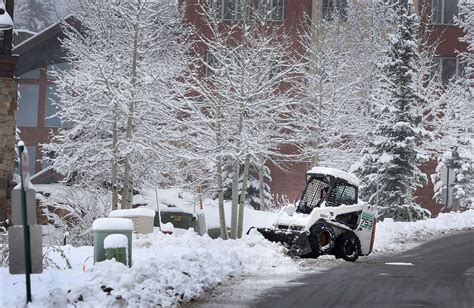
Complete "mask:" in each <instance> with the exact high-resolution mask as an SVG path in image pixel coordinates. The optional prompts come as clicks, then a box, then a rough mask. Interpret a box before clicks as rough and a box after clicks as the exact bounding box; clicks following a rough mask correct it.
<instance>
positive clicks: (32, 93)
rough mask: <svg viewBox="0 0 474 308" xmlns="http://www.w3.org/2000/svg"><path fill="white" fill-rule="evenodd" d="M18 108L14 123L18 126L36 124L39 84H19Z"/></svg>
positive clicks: (33, 125)
mask: <svg viewBox="0 0 474 308" xmlns="http://www.w3.org/2000/svg"><path fill="white" fill-rule="evenodd" d="M18 92H19V93H20V97H19V98H18V110H17V112H16V123H17V125H18V126H29V127H35V126H37V125H38V97H39V86H38V85H36V84H21V83H20V84H19V85H18Z"/></svg>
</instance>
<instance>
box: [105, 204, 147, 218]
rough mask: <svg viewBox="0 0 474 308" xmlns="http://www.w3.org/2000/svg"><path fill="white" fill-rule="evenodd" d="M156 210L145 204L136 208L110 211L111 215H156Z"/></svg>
mask: <svg viewBox="0 0 474 308" xmlns="http://www.w3.org/2000/svg"><path fill="white" fill-rule="evenodd" d="M155 214H156V212H155V211H154V210H152V209H149V208H147V207H144V206H139V207H137V208H134V209H126V210H115V211H112V212H110V214H109V217H143V216H145V217H155Z"/></svg>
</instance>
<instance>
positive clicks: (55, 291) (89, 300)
mask: <svg viewBox="0 0 474 308" xmlns="http://www.w3.org/2000/svg"><path fill="white" fill-rule="evenodd" d="M133 246H134V247H133V260H134V264H133V267H132V268H128V267H126V266H124V265H122V264H121V263H116V262H113V261H105V262H101V263H98V264H96V265H95V266H93V267H92V260H91V259H89V260H88V261H86V262H85V265H86V272H82V267H83V264H84V261H85V260H86V259H87V257H89V256H91V255H93V248H92V247H80V248H74V247H71V246H65V247H62V250H63V251H64V253H65V254H66V255H67V256H69V257H71V264H72V269H67V270H52V269H47V270H45V271H44V272H43V273H42V274H39V275H32V286H33V302H34V305H32V307H46V306H48V307H50V306H54V305H57V307H64V306H66V305H67V304H74V305H77V306H80V307H111V306H119V305H126V306H132V307H135V306H139V305H144V306H145V307H147V306H154V305H164V306H169V305H174V304H177V303H180V302H181V301H188V300H190V299H191V298H194V297H196V296H198V295H200V294H202V293H204V292H205V291H206V290H209V289H211V288H214V287H215V286H217V285H218V284H220V283H222V282H223V281H224V280H225V279H226V278H229V277H234V276H239V275H250V274H252V275H254V274H258V275H261V276H265V275H273V274H277V275H286V274H292V273H297V272H299V271H300V268H299V266H298V264H297V262H295V261H294V260H292V259H291V258H289V257H287V256H285V255H284V254H283V250H284V249H283V248H282V247H281V246H279V245H277V244H274V243H270V242H268V241H265V240H264V239H263V237H261V236H260V235H258V234H253V235H249V236H248V237H246V238H245V239H243V240H237V241H223V240H220V239H218V240H212V239H211V238H209V237H208V236H202V237H201V236H198V235H196V234H194V232H192V231H187V232H186V233H184V234H183V235H180V236H176V235H164V234H162V233H160V232H157V233H155V234H151V235H147V236H137V237H135V238H134V245H133ZM53 254H55V253H53ZM51 257H52V258H53V259H55V260H56V261H57V263H59V264H61V263H63V260H62V259H61V257H60V256H59V254H57V253H56V254H55V255H53V256H51ZM0 281H1V286H2V288H1V289H2V291H1V297H0V307H15V306H21V305H22V303H23V302H24V276H23V275H9V274H8V269H7V268H0ZM110 288H111V289H110ZM107 291H109V292H107Z"/></svg>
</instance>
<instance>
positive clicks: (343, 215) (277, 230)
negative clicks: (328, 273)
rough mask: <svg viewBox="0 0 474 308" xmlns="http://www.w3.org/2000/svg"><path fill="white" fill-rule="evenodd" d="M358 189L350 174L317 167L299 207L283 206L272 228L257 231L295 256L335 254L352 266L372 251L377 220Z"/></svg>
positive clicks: (309, 178) (372, 208) (312, 256)
mask: <svg viewBox="0 0 474 308" xmlns="http://www.w3.org/2000/svg"><path fill="white" fill-rule="evenodd" d="M358 187H359V179H358V178H357V177H355V176H354V175H352V174H349V173H347V172H344V171H341V170H338V169H333V168H324V167H316V168H313V169H311V170H310V171H308V172H307V182H306V188H305V190H304V191H303V192H302V194H301V197H300V198H298V199H299V200H297V205H296V206H287V207H285V208H283V209H282V210H281V212H280V213H279V215H278V216H277V219H276V221H275V222H274V223H273V227H272V228H257V231H259V232H260V233H261V234H262V235H263V236H264V237H265V238H266V239H268V240H270V241H272V242H279V243H282V244H283V245H284V246H285V247H286V248H288V254H289V255H291V256H300V257H311V258H317V257H318V256H320V255H323V254H332V255H335V256H336V258H343V259H344V260H346V261H352V262H354V261H356V260H357V258H358V257H359V256H366V255H368V254H370V253H371V251H372V246H373V242H374V236H375V224H376V217H377V211H376V209H375V206H371V205H369V204H367V203H363V202H359V201H358Z"/></svg>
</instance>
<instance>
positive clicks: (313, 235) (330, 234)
mask: <svg viewBox="0 0 474 308" xmlns="http://www.w3.org/2000/svg"><path fill="white" fill-rule="evenodd" d="M309 231H310V234H309V237H308V240H309V245H310V246H311V250H312V251H311V253H309V254H307V255H306V256H305V257H307V258H317V257H319V256H320V255H324V254H329V253H331V252H332V250H333V249H334V246H335V243H336V233H335V232H334V230H333V228H332V227H331V226H330V225H328V224H327V223H324V222H317V223H315V224H314V225H313V226H312V227H311V229H309Z"/></svg>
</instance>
